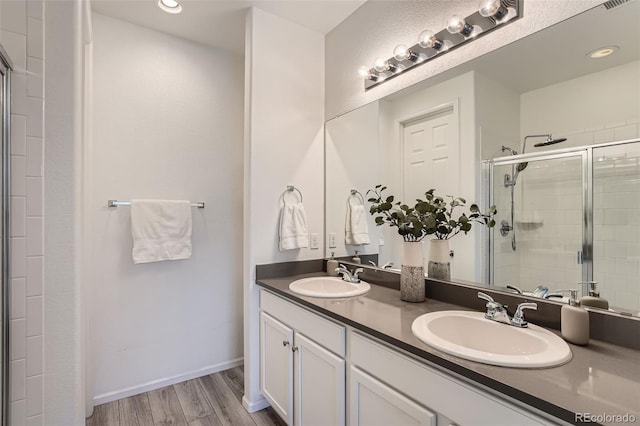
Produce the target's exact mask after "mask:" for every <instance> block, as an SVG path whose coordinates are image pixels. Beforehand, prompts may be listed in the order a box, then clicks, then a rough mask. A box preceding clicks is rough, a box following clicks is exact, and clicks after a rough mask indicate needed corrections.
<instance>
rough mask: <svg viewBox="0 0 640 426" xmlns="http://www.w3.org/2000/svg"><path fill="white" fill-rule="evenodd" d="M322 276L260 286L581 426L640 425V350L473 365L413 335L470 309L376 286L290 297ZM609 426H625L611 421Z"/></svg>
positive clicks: (578, 351) (611, 348)
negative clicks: (591, 419)
mask: <svg viewBox="0 0 640 426" xmlns="http://www.w3.org/2000/svg"><path fill="white" fill-rule="evenodd" d="M322 275H325V274H324V273H311V274H300V275H294V276H289V277H281V278H269V279H260V280H258V284H259V285H260V286H262V287H264V288H266V289H269V290H271V291H273V292H274V293H277V294H280V295H282V296H283V297H285V298H287V299H290V300H293V301H295V302H298V303H300V304H302V305H304V306H306V307H308V308H310V309H312V310H314V311H316V312H319V313H322V314H324V315H327V316H329V317H331V318H334V319H336V320H338V321H340V322H342V323H344V324H347V325H349V326H352V327H354V328H355V329H358V330H361V331H363V332H365V333H368V334H370V335H372V336H374V337H377V338H379V339H381V340H384V341H386V342H388V343H390V344H391V345H393V346H396V347H398V348H400V349H403V350H405V351H408V352H411V353H412V354H414V355H417V356H418V357H420V358H423V359H425V360H426V361H429V362H432V363H434V364H436V365H438V366H440V367H442V368H444V369H446V370H450V371H453V372H455V373H458V374H460V375H462V376H464V377H466V378H467V379H470V380H471V381H474V382H477V383H480V384H482V385H485V386H487V387H489V388H491V389H494V390H496V391H498V392H500V393H503V394H505V395H508V396H510V397H512V398H514V399H516V400H519V401H521V402H523V403H525V404H527V405H530V406H533V407H535V408H537V409H539V410H541V411H544V412H546V413H549V414H551V415H553V416H555V417H558V418H560V419H562V420H564V421H567V422H569V423H579V422H576V420H575V418H576V416H575V415H576V413H590V414H591V415H595V416H597V415H607V416H616V415H621V416H622V415H631V416H635V419H636V420H635V422H636V423H637V424H640V351H636V350H633V349H628V348H625V347H622V346H616V345H612V344H609V343H605V342H601V341H597V340H593V339H592V340H591V341H590V343H589V345H588V346H586V347H581V346H576V345H572V344H569V346H570V347H571V351H572V352H573V358H572V360H571V361H570V362H569V363H567V364H564V365H562V366H559V367H553V368H545V369H517V368H508V367H496V366H491V365H486V364H481V363H477V362H474V361H468V360H465V359H462V358H458V357H456V356H453V355H449V354H446V353H444V352H441V351H439V350H437V349H435V348H432V347H430V346H428V345H426V344H424V343H422V342H421V341H420V340H418V338H416V337H415V336H414V335H413V334H412V333H411V323H412V322H413V320H415V319H416V318H417V317H418V316H420V315H422V314H425V313H428V312H434V311H442V310H469V309H468V308H463V307H460V306H457V305H453V304H450V303H445V302H441V301H438V300H429V299H427V300H426V301H425V302H422V303H408V302H403V301H401V300H400V294H399V291H397V290H393V289H389V288H385V287H382V286H378V285H373V284H372V286H371V291H369V292H368V293H367V294H365V295H362V296H359V297H353V298H348V299H322V298H315V297H305V296H300V295H297V294H295V293H293V292H291V291H289V284H290V283H291V282H292V281H294V280H296V279H300V278H305V277H310V276H322ZM551 331H553V332H555V333H556V334H558V333H557V332H556V331H554V330H551ZM601 423H603V424H614V423H619V422H616V419H615V418H614V417H610V418H605V419H604V420H603V421H601Z"/></svg>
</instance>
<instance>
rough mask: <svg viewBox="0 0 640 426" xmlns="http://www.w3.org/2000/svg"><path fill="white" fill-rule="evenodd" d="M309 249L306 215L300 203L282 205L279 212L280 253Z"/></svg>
mask: <svg viewBox="0 0 640 426" xmlns="http://www.w3.org/2000/svg"><path fill="white" fill-rule="evenodd" d="M303 247H309V231H308V230H307V214H306V213H305V211H304V206H303V205H302V203H295V204H289V203H284V205H283V206H282V210H281V211H280V251H285V250H292V249H298V248H303Z"/></svg>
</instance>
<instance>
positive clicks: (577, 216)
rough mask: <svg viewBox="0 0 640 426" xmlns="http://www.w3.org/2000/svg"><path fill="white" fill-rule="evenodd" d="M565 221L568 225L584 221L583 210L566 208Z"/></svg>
mask: <svg viewBox="0 0 640 426" xmlns="http://www.w3.org/2000/svg"><path fill="white" fill-rule="evenodd" d="M564 223H566V224H567V225H580V223H582V210H578V209H575V210H565V211H564Z"/></svg>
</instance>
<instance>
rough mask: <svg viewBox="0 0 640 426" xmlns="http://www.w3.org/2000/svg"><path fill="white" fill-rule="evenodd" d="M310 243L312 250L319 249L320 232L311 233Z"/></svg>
mask: <svg viewBox="0 0 640 426" xmlns="http://www.w3.org/2000/svg"><path fill="white" fill-rule="evenodd" d="M309 240H310V241H309V244H310V246H311V247H310V248H311V250H317V249H318V244H319V243H318V234H317V233H313V234H310V235H309Z"/></svg>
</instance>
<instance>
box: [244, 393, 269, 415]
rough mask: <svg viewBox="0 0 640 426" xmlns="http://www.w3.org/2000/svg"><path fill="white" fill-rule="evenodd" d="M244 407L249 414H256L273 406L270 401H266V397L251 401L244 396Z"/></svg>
mask: <svg viewBox="0 0 640 426" xmlns="http://www.w3.org/2000/svg"><path fill="white" fill-rule="evenodd" d="M242 406H243V407H244V409H245V410H247V412H249V413H255V412H256V411H260V410H262V409H264V408H267V407H269V406H271V404H269V401H267V400H266V399H264V397H262V398H260V399H259V400H257V401H249V400H248V399H247V396H246V395H244V396H243V397H242Z"/></svg>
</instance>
